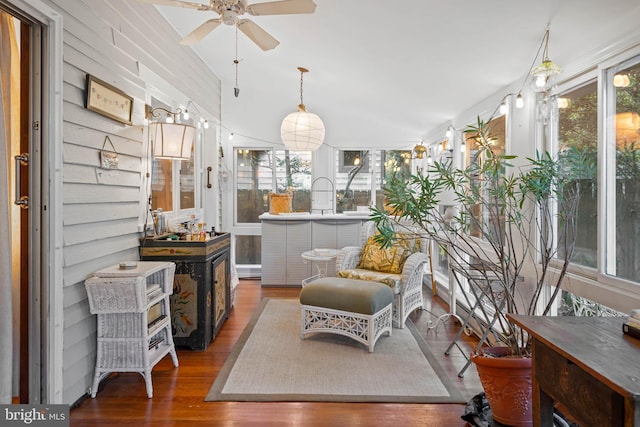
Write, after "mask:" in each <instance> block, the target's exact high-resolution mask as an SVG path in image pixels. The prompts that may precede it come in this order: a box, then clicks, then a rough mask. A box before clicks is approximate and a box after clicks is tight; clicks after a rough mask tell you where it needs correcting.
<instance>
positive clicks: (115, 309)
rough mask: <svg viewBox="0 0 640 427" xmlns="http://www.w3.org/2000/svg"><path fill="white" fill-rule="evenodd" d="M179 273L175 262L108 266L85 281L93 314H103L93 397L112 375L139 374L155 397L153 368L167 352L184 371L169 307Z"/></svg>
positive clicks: (149, 394) (151, 395)
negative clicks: (177, 273)
mask: <svg viewBox="0 0 640 427" xmlns="http://www.w3.org/2000/svg"><path fill="white" fill-rule="evenodd" d="M175 269H176V265H175V264H174V263H172V262H154V261H139V262H137V264H136V266H135V268H130V269H121V268H120V267H119V265H115V266H112V267H109V268H105V269H103V270H100V271H97V272H95V273H94V277H91V278H89V279H87V280H86V281H85V287H86V289H87V295H88V297H89V310H90V311H91V313H92V314H96V315H97V331H96V335H97V348H96V368H95V374H94V378H93V385H92V386H91V397H96V393H97V391H98V385H99V383H100V381H101V380H102V379H103V378H105V377H106V376H108V375H109V374H110V373H111V372H138V373H140V375H142V377H143V378H144V380H145V384H146V389H147V396H148V397H149V398H151V397H153V385H152V383H151V370H152V369H153V367H154V366H155V365H156V364H157V363H158V362H159V361H160V360H161V359H162V358H163V357H164V356H166V355H167V354H170V355H171V358H172V359H173V365H174V366H175V367H178V356H177V354H176V350H175V346H174V344H173V336H172V334H171V309H170V306H169V295H171V294H172V293H173V276H174V273H175Z"/></svg>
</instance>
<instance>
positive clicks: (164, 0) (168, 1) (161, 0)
mask: <svg viewBox="0 0 640 427" xmlns="http://www.w3.org/2000/svg"><path fill="white" fill-rule="evenodd" d="M138 1H139V2H140V3H149V4H157V5H159V6H177V7H186V8H189V9H197V10H213V9H211V7H210V6H208V5H206V4H202V3H192V2H188V1H178V0H138Z"/></svg>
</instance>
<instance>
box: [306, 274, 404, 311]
mask: <svg viewBox="0 0 640 427" xmlns="http://www.w3.org/2000/svg"><path fill="white" fill-rule="evenodd" d="M392 301H393V292H391V290H390V289H389V288H388V287H387V286H385V285H383V284H381V283H378V282H368V281H364V280H351V279H342V278H339V277H323V278H321V279H318V280H315V281H313V282H311V283H309V284H308V285H307V286H305V287H304V288H302V291H300V304H303V305H311V306H316V307H323V308H331V309H334V310H342V311H348V312H350V313H361V314H375V313H377V312H378V311H380V310H382V309H383V308H385V307H386V306H388V305H389V304H391V302H392Z"/></svg>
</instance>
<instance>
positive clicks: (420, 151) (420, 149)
mask: <svg viewBox="0 0 640 427" xmlns="http://www.w3.org/2000/svg"><path fill="white" fill-rule="evenodd" d="M425 151H427V147H425V146H424V145H423V144H422V141H420V144H418V145H416V146H415V147H413V152H414V153H415V157H414V159H421V158H422V157H424V153H425Z"/></svg>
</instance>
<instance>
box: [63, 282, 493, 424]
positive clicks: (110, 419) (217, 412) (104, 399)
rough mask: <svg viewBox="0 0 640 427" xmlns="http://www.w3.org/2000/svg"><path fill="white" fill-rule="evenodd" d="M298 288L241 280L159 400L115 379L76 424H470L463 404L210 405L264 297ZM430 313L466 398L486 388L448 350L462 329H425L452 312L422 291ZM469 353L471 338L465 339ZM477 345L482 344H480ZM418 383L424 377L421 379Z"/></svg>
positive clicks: (163, 378)
mask: <svg viewBox="0 0 640 427" xmlns="http://www.w3.org/2000/svg"><path fill="white" fill-rule="evenodd" d="M299 292H300V289H299V288H262V287H261V286H260V281H259V280H241V281H240V284H239V285H238V288H237V294H236V303H235V307H234V308H232V310H231V314H230V316H229V319H228V320H227V321H226V322H225V324H224V325H223V327H222V329H221V330H220V333H219V334H218V336H217V337H216V339H215V340H214V341H213V342H212V343H211V344H210V345H209V348H208V349H207V350H206V351H203V352H198V351H191V350H179V351H178V359H179V361H180V367H179V368H177V369H176V368H174V367H173V365H172V363H171V358H170V357H168V356H167V357H165V359H164V360H162V361H161V362H160V363H159V364H158V365H156V367H155V368H154V370H153V375H152V376H153V390H154V396H153V398H152V399H148V398H147V395H146V392H145V385H144V380H143V379H142V377H141V376H140V375H139V374H137V373H121V374H114V375H112V376H111V377H110V378H109V379H107V380H106V381H104V382H103V385H102V386H101V389H100V390H99V392H98V394H97V396H96V398H95V399H91V398H89V397H88V398H85V399H84V400H82V401H81V402H80V404H79V405H78V406H77V407H75V408H73V409H72V410H71V414H70V415H71V426H95V425H114V424H118V425H122V426H125V425H137V426H140V425H148V426H151V425H154V426H165V425H166V426H172V425H175V426H183V425H184V426H195V425H209V426H211V425H215V426H338V425H339V426H391V425H393V426H446V427H455V426H466V425H467V424H466V422H464V421H462V419H461V418H460V416H461V415H462V414H463V412H464V405H456V404H382V403H327V402H318V403H315V402H255V403H254V402H249V403H247V402H205V401H204V397H205V395H206V394H207V392H208V391H209V388H210V387H211V384H212V383H213V381H214V379H215V377H216V375H217V373H218V372H219V370H220V369H221V367H222V365H223V364H224V362H225V360H226V358H227V355H228V354H229V353H230V351H231V349H232V348H233V346H234V344H235V342H236V340H237V338H238V336H239V335H240V334H241V332H242V331H243V329H244V327H245V326H246V324H247V322H248V321H249V319H250V318H251V316H252V315H253V313H254V310H255V309H256V308H257V306H258V304H259V302H260V301H261V300H262V298H264V297H296V296H297V295H298V293H299ZM424 294H425V300H426V301H425V304H426V307H425V308H426V310H427V311H419V312H416V313H414V314H412V316H411V319H412V320H413V321H414V323H415V324H416V325H417V326H418V328H419V330H420V331H421V333H422V335H423V336H424V337H425V340H426V342H427V343H428V344H429V345H430V346H431V348H432V349H433V352H434V354H436V356H438V358H439V360H440V363H441V364H442V366H443V367H444V368H445V369H446V370H447V372H449V374H450V375H451V378H453V379H454V381H456V383H457V384H458V385H459V387H460V390H461V391H462V392H463V393H464V394H465V396H469V397H470V396H473V395H475V394H476V393H478V392H480V391H481V390H482V388H481V386H480V383H479V380H478V376H477V372H476V370H475V367H474V366H473V365H471V366H470V367H469V369H467V371H466V373H465V376H464V378H463V379H461V378H458V376H457V372H458V371H459V369H460V368H461V367H462V366H463V365H464V363H465V362H466V359H465V358H464V356H463V355H462V354H461V353H460V351H459V350H458V349H456V348H454V350H453V351H452V354H451V355H450V356H445V355H444V350H445V348H446V347H447V346H448V344H449V342H450V340H451V339H452V338H453V336H454V335H455V333H456V332H457V329H458V327H459V326H458V325H457V324H456V323H455V322H452V321H447V322H444V323H442V324H441V325H440V326H439V328H438V332H437V333H436V332H435V331H434V330H433V329H432V330H428V322H429V320H435V318H436V317H437V316H439V315H441V314H443V313H445V312H446V310H447V305H446V304H445V303H444V302H443V301H442V300H441V299H440V298H438V297H434V298H433V299H432V297H431V292H430V291H429V290H428V289H427V288H426V287H425V292H424ZM463 337H464V340H463V346H465V347H467V348H466V351H467V352H468V351H469V349H470V348H471V346H473V345H474V340H473V339H472V338H469V337H466V336H465V335H463ZM475 342H477V341H475ZM417 380H419V379H417Z"/></svg>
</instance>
